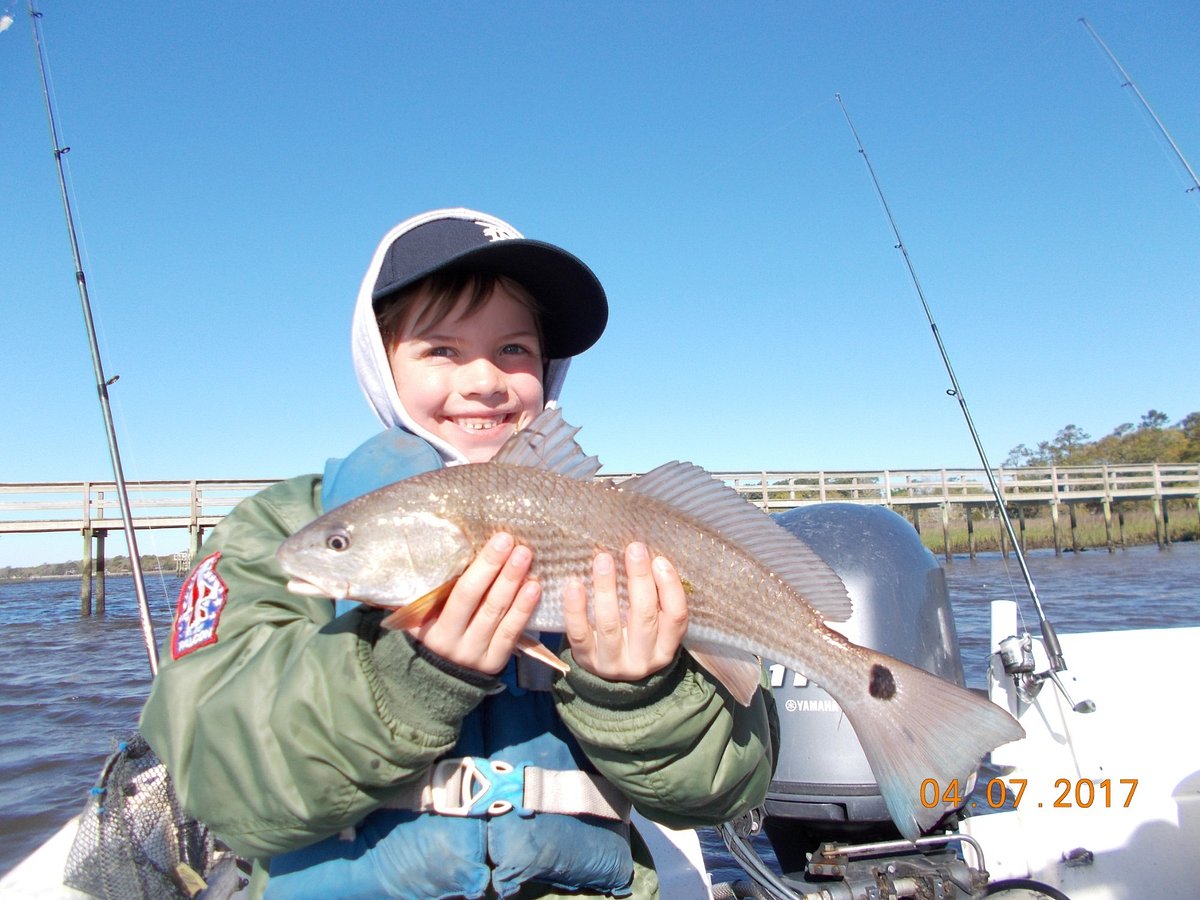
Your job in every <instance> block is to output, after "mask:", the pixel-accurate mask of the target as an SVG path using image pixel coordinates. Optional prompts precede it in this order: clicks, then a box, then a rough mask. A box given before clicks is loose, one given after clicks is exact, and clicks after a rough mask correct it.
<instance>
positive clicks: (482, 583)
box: [442, 531, 514, 631]
mask: <svg viewBox="0 0 1200 900" xmlns="http://www.w3.org/2000/svg"><path fill="white" fill-rule="evenodd" d="M513 545H514V541H513V537H512V535H511V534H507V533H506V532H503V531H502V532H498V533H496V534H494V535H492V537H491V539H489V540H488V542H487V543H486V544H484V546H483V549H482V550H480V551H479V553H478V554H476V556H475V558H474V559H473V560H471V563H470V565H468V566H467V568H466V570H465V571H464V572H463V573H462V575H461V576H459V579H458V583H457V584H456V585H455V586H454V590H453V591H451V592H450V597H449V599H447V601H446V606H445V608H444V609H443V610H442V618H444V619H446V624H447V625H450V626H453V627H456V628H458V629H459V630H460V631H462V630H465V629H466V627H467V625H468V624H469V623H470V621H471V617H472V616H474V614H475V610H476V609H478V608H479V604H480V603H481V602H482V600H483V598H484V596H485V595H486V594H487V591H488V588H490V587H491V586H492V583H493V582H494V581H495V580H496V576H497V575H499V574H500V571H501V570H502V569H503V568H504V564H505V563H506V562H507V561H508V557H509V554H510V553H512V550H513Z"/></svg>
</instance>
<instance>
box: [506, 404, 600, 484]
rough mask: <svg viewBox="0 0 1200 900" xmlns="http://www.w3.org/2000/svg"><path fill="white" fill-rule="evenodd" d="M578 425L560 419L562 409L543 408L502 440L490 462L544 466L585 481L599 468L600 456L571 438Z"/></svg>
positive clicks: (577, 431)
mask: <svg viewBox="0 0 1200 900" xmlns="http://www.w3.org/2000/svg"><path fill="white" fill-rule="evenodd" d="M578 433H579V429H578V428H575V427H573V426H571V425H568V424H567V423H566V422H565V421H563V417H562V411H561V410H559V409H557V408H555V409H547V410H545V411H544V412H542V413H540V414H539V415H538V417H537V418H536V419H534V420H533V421H532V422H530V423H529V424H528V425H526V426H525V427H524V428H522V429H521V430H520V431H518V432H517V433H516V434H514V435H513V436H512V437H510V438H509V439H508V440H507V441H505V442H504V446H503V447H501V448H500V451H499V452H498V453H497V454H496V455H495V456H494V457H493V458H492V462H498V463H507V464H508V465H510V466H526V467H528V468H531V469H545V470H546V471H548V472H556V473H557V474H559V475H565V476H566V477H567V478H575V479H578V480H580V481H585V480H587V479H589V478H591V477H592V476H593V475H595V474H596V473H597V472H599V471H600V460H598V459H597V458H596V457H594V456H588V455H587V454H585V453H584V452H583V448H582V447H580V446H579V444H577V443H576V442H575V435H576V434H578Z"/></svg>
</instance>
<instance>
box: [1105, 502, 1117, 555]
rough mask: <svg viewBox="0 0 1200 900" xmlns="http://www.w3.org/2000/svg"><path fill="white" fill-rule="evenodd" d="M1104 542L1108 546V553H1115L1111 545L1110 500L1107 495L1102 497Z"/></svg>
mask: <svg viewBox="0 0 1200 900" xmlns="http://www.w3.org/2000/svg"><path fill="white" fill-rule="evenodd" d="M1103 506H1104V544H1105V546H1107V547H1108V552H1109V553H1116V548H1115V547H1114V546H1113V532H1112V501H1111V500H1109V499H1108V497H1105V498H1104V503H1103Z"/></svg>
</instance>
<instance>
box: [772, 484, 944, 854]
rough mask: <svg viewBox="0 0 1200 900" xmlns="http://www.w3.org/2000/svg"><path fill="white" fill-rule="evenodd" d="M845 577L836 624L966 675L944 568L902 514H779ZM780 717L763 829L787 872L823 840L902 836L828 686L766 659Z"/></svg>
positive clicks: (924, 664)
mask: <svg viewBox="0 0 1200 900" xmlns="http://www.w3.org/2000/svg"><path fill="white" fill-rule="evenodd" d="M775 518H776V520H777V521H778V522H779V524H780V525H782V526H783V527H784V528H786V529H787V530H788V531H790V532H792V533H793V534H795V535H796V536H797V537H799V538H801V539H803V540H804V541H805V543H807V544H808V545H809V546H810V547H812V548H813V550H815V551H816V552H817V553H818V554H819V555H820V556H821V557H822V558H823V559H824V560H825V561H826V562H827V563H828V564H829V565H830V566H832V567H833V569H834V571H836V572H837V573H838V575H840V576H841V578H842V580H843V581H844V582H845V584H846V587H847V589H848V591H849V593H850V599H851V600H852V601H853V604H854V608H853V612H852V614H851V616H850V619H849V620H848V621H846V622H841V623H832V625H831V627H833V628H834V629H836V630H837V631H839V632H841V633H842V634H844V635H845V636H846V637H847V638H849V639H850V640H852V641H854V642H855V643H856V644H862V645H863V646H867V647H871V648H874V649H876V650H880V651H882V652H884V653H887V654H889V655H891V656H894V657H896V658H898V659H901V660H903V661H905V662H907V663H910V664H912V665H914V666H918V667H920V668H922V669H926V670H927V671H929V672H932V673H934V674H935V675H939V676H941V677H942V678H945V679H947V680H948V681H953V682H955V683H956V684H959V685H963V684H965V681H964V678H963V668H962V659H961V657H960V656H959V652H958V635H957V633H956V631H955V628H954V616H953V612H952V610H951V607H950V599H949V596H948V594H947V592H946V580H945V575H944V573H943V571H942V569H941V567H940V566H939V565H938V562H937V560H936V559H935V558H934V556H933V554H932V553H930V552H929V551H928V550H927V549H925V547H924V546H923V545H922V544H921V539H920V537H919V536H918V535H917V534H916V532H915V531H914V530H913V528H912V526H911V525H909V524H908V522H906V521H905V520H904V519H903V518H901V517H900V516H898V515H897V514H896V513H894V512H892V511H890V510H888V509H886V508H884V507H881V506H860V505H857V504H850V503H827V504H820V505H817V506H808V507H801V508H797V509H793V510H790V511H788V512H786V513H782V514H779V515H777V516H776V517H775ZM764 665H766V666H768V670H769V672H770V674H771V683H772V687H773V688H774V696H775V703H776V707H777V709H778V712H779V722H780V751H779V752H780V758H779V761H778V764H777V766H776V770H775V777H774V780H773V781H772V782H771V787H770V791H769V793H768V794H767V800H766V804H765V812H766V822H765V831H766V833H767V837H768V838H769V839H770V841H771V845H772V847H773V849H774V850H775V854H776V857H777V858H778V860H779V863H780V865H781V866H782V867H783V871H785V872H788V871H796V870H797V869H803V868H804V866H805V854H806V853H808V852H810V851H813V850H814V849H815V848H816V847H817V845H818V844H820V843H822V842H826V841H873V840H888V839H892V838H896V837H898V832H897V830H896V828H895V826H894V825H893V824H892V821H891V817H890V816H889V815H888V811H887V807H886V805H885V804H884V801H883V797H882V795H881V794H880V792H879V787H878V785H877V784H876V783H875V777H874V775H873V774H872V773H871V769H870V766H869V765H868V764H867V758H866V755H865V754H864V753H863V751H862V747H861V746H860V744H859V742H858V738H857V737H856V736H855V734H854V729H853V728H851V727H850V723H849V722H848V721H847V719H846V717H845V716H844V715H843V714H842V712H841V709H840V707H839V706H838V705H837V703H836V702H835V701H834V700H833V698H832V697H830V696H829V694H827V693H826V692H825V691H823V690H822V689H821V688H819V687H817V686H816V685H813V684H809V683H808V682H807V680H806V679H805V678H804V676H803V675H802V674H800V673H796V672H792V671H787V670H785V669H784V667H783V666H780V665H777V664H772V663H771V661H770V660H765V661H764Z"/></svg>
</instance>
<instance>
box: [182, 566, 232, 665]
mask: <svg viewBox="0 0 1200 900" xmlns="http://www.w3.org/2000/svg"><path fill="white" fill-rule="evenodd" d="M220 558H221V554H220V551H218V552H216V553H214V554H212V556H209V557H207V558H206V559H205V560H204V561H203V562H202V563H200V565H198V566H196V568H194V569H192V574H191V575H189V576H188V577H187V581H185V582H184V583H183V588H182V589H181V590H180V591H179V605H178V607H177V608H176V609H175V625H174V633H173V634H172V636H171V658H172V659H179V658H180V657H182V656H186V655H187V654H189V653H191V652H192V651H193V650H197V649H199V648H200V647H207V646H208V645H209V644H215V643H216V642H217V623H218V622H219V621H220V620H221V610H223V609H224V608H225V601H226V600H227V599H229V588H228V587H227V586H226V584H225V582H224V581H222V580H221V576H220V575H218V574H217V561H218V560H219V559H220Z"/></svg>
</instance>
